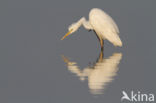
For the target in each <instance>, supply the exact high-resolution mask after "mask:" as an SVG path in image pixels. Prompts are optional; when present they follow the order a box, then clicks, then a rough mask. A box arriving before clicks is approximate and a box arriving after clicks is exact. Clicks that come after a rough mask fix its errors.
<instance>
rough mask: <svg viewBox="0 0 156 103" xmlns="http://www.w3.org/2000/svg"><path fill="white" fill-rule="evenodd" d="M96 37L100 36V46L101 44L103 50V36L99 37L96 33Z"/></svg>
mask: <svg viewBox="0 0 156 103" xmlns="http://www.w3.org/2000/svg"><path fill="white" fill-rule="evenodd" d="M94 33H95V34H96V32H95V31H94ZM96 37H97V38H98V40H99V41H100V46H101V50H102V51H103V40H102V38H101V37H99V36H98V35H97V34H96Z"/></svg>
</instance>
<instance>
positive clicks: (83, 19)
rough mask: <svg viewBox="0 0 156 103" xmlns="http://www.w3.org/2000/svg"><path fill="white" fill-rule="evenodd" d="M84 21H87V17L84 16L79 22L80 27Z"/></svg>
mask: <svg viewBox="0 0 156 103" xmlns="http://www.w3.org/2000/svg"><path fill="white" fill-rule="evenodd" d="M84 21H85V18H84V17H82V18H81V19H80V20H79V21H78V22H77V26H78V28H79V27H80V26H81V25H82V24H83V22H84Z"/></svg>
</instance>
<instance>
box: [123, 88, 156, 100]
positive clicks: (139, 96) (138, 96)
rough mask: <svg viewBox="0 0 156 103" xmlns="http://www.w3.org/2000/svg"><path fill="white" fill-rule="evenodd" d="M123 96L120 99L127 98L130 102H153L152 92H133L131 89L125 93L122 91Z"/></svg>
mask: <svg viewBox="0 0 156 103" xmlns="http://www.w3.org/2000/svg"><path fill="white" fill-rule="evenodd" d="M122 94H123V96H122V97H121V101H124V100H127V101H131V102H153V101H154V94H152V93H150V94H146V93H142V92H140V91H137V92H134V91H131V92H130V93H126V92H125V91H122Z"/></svg>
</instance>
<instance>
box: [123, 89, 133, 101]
mask: <svg viewBox="0 0 156 103" xmlns="http://www.w3.org/2000/svg"><path fill="white" fill-rule="evenodd" d="M122 94H123V96H122V98H121V101H123V100H124V99H127V100H129V101H131V99H130V98H129V97H128V95H127V93H126V92H125V91H122Z"/></svg>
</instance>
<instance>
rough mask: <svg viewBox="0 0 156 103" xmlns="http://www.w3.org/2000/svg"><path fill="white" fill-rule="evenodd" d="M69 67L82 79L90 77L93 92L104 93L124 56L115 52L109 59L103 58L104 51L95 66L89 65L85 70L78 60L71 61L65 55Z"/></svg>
mask: <svg viewBox="0 0 156 103" xmlns="http://www.w3.org/2000/svg"><path fill="white" fill-rule="evenodd" d="M62 58H63V60H64V62H65V63H66V64H67V68H68V70H69V71H71V72H72V73H74V74H76V75H77V76H78V77H79V78H80V80H81V81H84V80H85V79H87V78H88V87H89V89H90V92H91V93H92V94H95V95H97V94H103V90H104V88H105V87H106V85H107V84H108V83H110V82H111V81H112V80H113V79H114V76H115V75H116V74H117V71H118V64H119V63H120V60H121V58H122V54H121V53H114V54H113V55H112V56H110V57H109V58H107V59H104V58H103V51H101V52H100V55H99V57H98V59H97V62H96V63H95V64H94V65H93V66H88V67H86V68H84V69H83V70H81V69H79V67H78V66H77V63H76V62H71V61H69V59H68V58H67V57H65V56H62Z"/></svg>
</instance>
